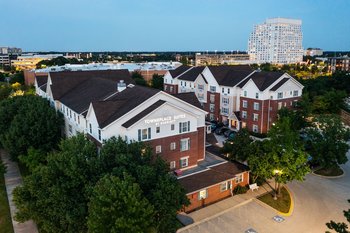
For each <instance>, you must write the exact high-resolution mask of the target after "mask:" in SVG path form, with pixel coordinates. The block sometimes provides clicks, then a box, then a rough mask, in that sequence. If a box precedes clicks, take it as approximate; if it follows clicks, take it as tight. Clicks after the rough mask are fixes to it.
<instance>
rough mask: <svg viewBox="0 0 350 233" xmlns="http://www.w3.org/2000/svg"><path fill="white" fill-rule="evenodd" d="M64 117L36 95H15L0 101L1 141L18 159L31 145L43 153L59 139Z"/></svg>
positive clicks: (53, 146)
mask: <svg viewBox="0 0 350 233" xmlns="http://www.w3.org/2000/svg"><path fill="white" fill-rule="evenodd" d="M62 125H63V117H62V115H61V114H60V113H58V112H56V111H55V110H54V109H53V108H52V107H50V105H49V102H48V101H47V100H45V99H43V98H41V97H38V96H18V97H14V98H9V99H6V100H3V101H1V102H0V141H1V144H2V145H3V147H4V148H5V149H6V150H7V151H8V152H9V153H10V155H11V157H12V158H13V159H15V160H17V158H18V156H20V155H25V154H26V153H27V150H28V149H29V148H30V147H32V148H34V149H39V150H42V151H44V152H48V151H51V150H52V149H53V148H56V147H57V144H58V142H59V141H60V140H61V127H62Z"/></svg>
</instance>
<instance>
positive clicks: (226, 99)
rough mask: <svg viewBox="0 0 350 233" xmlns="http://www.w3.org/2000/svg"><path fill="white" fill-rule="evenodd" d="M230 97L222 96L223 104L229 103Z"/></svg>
mask: <svg viewBox="0 0 350 233" xmlns="http://www.w3.org/2000/svg"><path fill="white" fill-rule="evenodd" d="M229 101H230V99H229V98H227V97H222V103H223V104H229Z"/></svg>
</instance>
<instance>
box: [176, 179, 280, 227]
mask: <svg viewBox="0 0 350 233" xmlns="http://www.w3.org/2000/svg"><path fill="white" fill-rule="evenodd" d="M270 185H271V186H272V185H273V183H272V182H271V181H270ZM272 187H273V186H272ZM271 190H272V189H271V187H270V186H269V185H268V184H264V185H262V186H260V187H259V189H258V190H254V191H252V190H248V192H247V193H246V194H240V195H235V196H233V197H229V198H227V199H225V200H222V201H219V202H217V203H215V204H212V205H209V206H206V207H204V208H202V209H199V210H196V211H194V212H191V213H189V214H185V213H181V214H182V215H186V216H188V217H190V218H192V219H193V221H194V223H196V222H201V221H203V220H205V219H208V218H212V217H214V216H216V215H218V214H221V213H223V212H225V211H228V210H230V209H232V208H235V207H238V206H241V205H244V204H246V203H249V202H250V201H252V200H253V199H254V198H256V197H259V196H261V195H263V194H265V193H267V192H270V191H271Z"/></svg>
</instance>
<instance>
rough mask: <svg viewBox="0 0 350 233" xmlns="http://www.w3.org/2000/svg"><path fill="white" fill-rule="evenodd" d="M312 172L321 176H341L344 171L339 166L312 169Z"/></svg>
mask: <svg viewBox="0 0 350 233" xmlns="http://www.w3.org/2000/svg"><path fill="white" fill-rule="evenodd" d="M314 173H315V174H317V175H321V176H341V175H343V174H344V171H343V170H342V169H341V168H340V167H336V168H321V169H318V170H316V171H314Z"/></svg>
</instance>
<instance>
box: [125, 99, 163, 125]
mask: <svg viewBox="0 0 350 233" xmlns="http://www.w3.org/2000/svg"><path fill="white" fill-rule="evenodd" d="M164 103H166V101H164V100H158V101H157V102H155V103H154V104H152V105H151V106H149V107H148V108H146V109H145V110H143V111H142V112H140V113H139V114H137V115H136V116H134V117H133V118H131V119H130V120H128V121H127V122H125V123H124V124H122V126H123V127H125V128H129V127H130V126H132V125H133V124H135V123H136V122H138V121H139V120H141V119H142V118H144V117H145V116H147V115H148V114H150V113H151V112H153V111H154V110H156V109H157V108H159V107H160V106H162V105H163V104H164Z"/></svg>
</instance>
